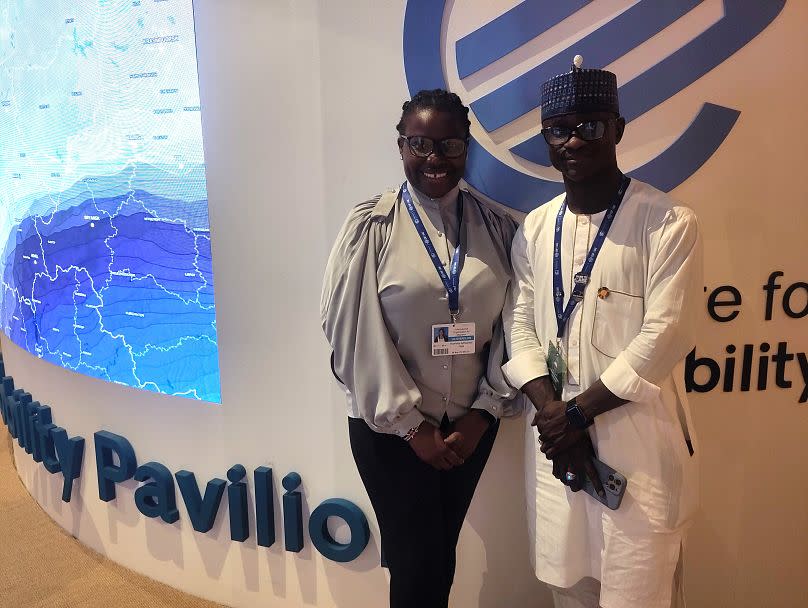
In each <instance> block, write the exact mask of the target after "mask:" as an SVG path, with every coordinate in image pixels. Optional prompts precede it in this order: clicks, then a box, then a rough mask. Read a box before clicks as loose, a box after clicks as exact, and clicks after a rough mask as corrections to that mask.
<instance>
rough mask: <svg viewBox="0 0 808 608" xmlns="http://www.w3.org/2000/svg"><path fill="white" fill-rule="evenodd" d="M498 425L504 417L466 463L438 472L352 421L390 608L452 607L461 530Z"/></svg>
mask: <svg viewBox="0 0 808 608" xmlns="http://www.w3.org/2000/svg"><path fill="white" fill-rule="evenodd" d="M447 423H448V420H446V419H444V424H445V425H446V424H447ZM498 429H499V422H497V423H495V424H492V425H491V427H490V428H489V429H488V431H486V433H485V434H484V435H483V437H482V439H480V443H479V445H478V446H477V450H476V451H475V452H474V454H472V456H471V457H470V458H469V459H468V460H467V461H466V462H465V463H464V464H463V465H461V466H459V467H456V468H454V469H452V470H450V471H438V470H436V469H434V468H432V467H431V466H430V465H428V464H426V463H424V462H422V461H421V460H420V459H419V458H418V456H416V455H415V452H414V451H413V450H412V448H411V447H410V446H409V445H408V444H407V442H405V441H404V440H402V439H401V437H397V436H395V435H386V434H383V433H376V432H375V431H373V430H371V428H370V427H369V426H368V425H367V424H365V422H364V420H361V419H357V418H349V419H348V431H349V435H350V439H351V450H352V451H353V456H354V460H355V461H356V466H357V468H358V469H359V475H360V476H361V477H362V482H363V483H364V484H365V489H366V490H367V492H368V496H369V497H370V502H371V504H372V505H373V510H374V511H375V512H376V519H377V520H378V522H379V529H380V530H381V536H382V538H381V546H382V555H383V556H384V559H385V561H386V563H387V567H388V568H389V570H390V608H447V606H448V605H449V591H450V590H451V587H452V581H453V580H454V574H455V564H456V556H455V551H456V547H457V539H458V537H459V536H460V528H461V527H462V526H463V520H464V519H465V517H466V512H467V511H468V508H469V505H470V504H471V499H472V497H473V496H474V490H475V488H476V487H477V482H478V481H479V480H480V475H481V474H482V472H483V469H484V468H485V463H486V462H487V461H488V456H489V455H490V454H491V448H492V447H493V445H494V439H496V436H497V430H498Z"/></svg>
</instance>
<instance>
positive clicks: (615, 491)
mask: <svg viewBox="0 0 808 608" xmlns="http://www.w3.org/2000/svg"><path fill="white" fill-rule="evenodd" d="M592 462H593V463H594V464H595V469H596V470H597V472H598V475H599V476H600V481H601V483H602V484H603V489H604V490H605V492H606V496H605V497H604V498H602V499H601V497H600V496H598V493H597V492H595V486H593V485H592V482H591V481H589V478H588V477H585V481H584V486H583V488H582V489H583V491H584V492H586V493H587V494H589V495H590V496H591V497H592V498H594V499H595V500H597V501H598V502H601V503H603V504H604V505H606V506H607V507H609V508H610V509H611V510H612V511H616V510H617V509H618V508H619V507H620V503H621V502H623V494H625V493H626V486H627V485H628V480H627V479H626V478H625V476H624V475H621V474H620V473H618V472H617V471H615V470H614V469H613V468H612V467H610V466H609V465H608V464H606V463H605V462H601V461H600V460H598V459H597V458H593V459H592Z"/></svg>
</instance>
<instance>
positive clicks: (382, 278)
mask: <svg viewBox="0 0 808 608" xmlns="http://www.w3.org/2000/svg"><path fill="white" fill-rule="evenodd" d="M408 187H409V190H410V193H411V194H412V195H413V201H414V203H415V205H416V208H417V209H418V213H419V214H420V216H421V220H422V221H423V224H424V226H425V228H426V230H427V233H428V234H429V237H430V239H431V240H432V243H433V244H434V246H435V249H436V250H437V252H438V255H439V256H440V258H441V261H442V262H443V263H444V265H445V266H446V267H447V268H448V266H449V263H450V260H451V253H452V252H453V251H454V248H455V246H456V244H457V239H458V236H459V238H460V241H461V243H462V245H463V247H462V250H463V253H464V257H463V261H462V265H461V274H460V317H459V319H458V322H460V323H468V322H474V323H475V324H476V350H475V353H474V354H473V355H455V356H444V357H433V356H432V349H431V343H432V340H431V335H432V325H433V324H439V323H447V324H448V323H449V322H450V319H449V306H448V302H447V297H446V290H445V289H444V286H443V283H442V282H441V280H440V278H439V276H438V273H437V272H436V270H435V267H434V265H433V264H432V261H431V260H430V258H429V255H428V254H427V252H426V249H425V248H424V245H423V243H422V242H421V240H420V238H419V236H418V232H417V231H416V229H415V226H414V225H413V223H412V219H411V218H410V216H409V214H408V213H407V210H406V207H405V206H404V204H403V203H402V201H401V193H400V188H399V189H395V190H391V191H388V192H385V193H384V194H382V195H381V196H380V197H376V198H374V199H371V200H369V201H366V202H364V203H362V204H360V205H357V206H356V207H354V209H353V210H352V211H351V212H350V214H349V215H348V218H347V220H346V221H345V224H344V225H343V227H342V230H341V231H340V233H339V236H338V237H337V239H336V242H335V243H334V247H333V249H332V251H331V255H330V257H329V260H328V265H327V267H326V272H325V279H324V283H323V292H322V298H321V302H320V316H321V321H322V325H323V329H324V331H325V334H326V337H327V338H328V341H329V343H330V344H331V347H332V348H333V350H334V355H333V361H332V364H333V370H334V373H335V375H336V376H337V377H338V379H339V380H340V381H341V382H342V383H343V384H344V386H345V388H346V390H347V392H348V415H349V416H351V417H354V418H363V419H364V420H365V421H366V422H367V423H368V425H369V426H370V427H371V428H372V429H373V430H375V431H377V432H382V433H393V434H397V435H400V436H404V435H406V433H407V431H408V430H409V429H411V428H413V427H415V426H417V425H418V424H419V423H420V422H421V421H422V420H427V421H428V422H430V423H432V424H435V425H439V424H440V421H441V419H442V418H443V416H444V414H445V415H447V416H448V417H449V419H450V420H455V419H457V418H459V417H460V416H462V415H464V414H465V413H466V412H467V411H468V410H469V408H481V409H484V410H486V411H488V412H490V413H491V414H493V415H494V416H495V417H497V418H499V417H500V416H508V415H513V414H515V413H517V409H518V405H517V404H519V403H520V400H513V397H514V396H515V394H516V391H515V389H513V388H512V387H510V386H509V385H508V383H507V382H506V380H505V378H504V376H503V374H502V371H501V365H502V363H503V361H504V356H505V355H504V353H505V349H504V338H503V333H502V321H501V311H502V308H503V306H504V305H506V304H507V303H506V299H508V300H509V291H510V290H509V284H510V281H511V275H512V272H511V265H510V258H509V256H510V247H511V241H512V239H513V235H514V233H515V231H516V222H515V221H514V220H513V219H512V218H510V217H509V216H507V215H506V214H504V213H502V212H499V211H496V210H494V209H491V208H490V207H489V206H487V205H485V204H484V203H482V202H480V201H478V200H477V199H475V198H474V197H473V196H472V195H471V193H469V192H468V191H465V190H463V191H458V190H457V189H455V190H453V191H452V192H450V193H449V194H448V195H447V196H446V197H444V199H443V203H444V207H446V203H447V202H449V201H446V199H447V197H457V201H458V203H457V204H461V205H463V215H462V218H463V219H462V223H461V224H460V226H457V223H458V222H457V215H456V214H447V218H446V222H445V223H444V220H443V219H442V218H441V212H440V205H439V202H438V201H434V200H432V199H429V198H428V197H427V196H425V195H423V194H421V193H419V192H418V191H416V190H415V189H414V188H413V187H412V186H411V185H410V186H408ZM449 207H451V204H450V205H449ZM458 232H459V235H458ZM507 305H509V304H507Z"/></svg>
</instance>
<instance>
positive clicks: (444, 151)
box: [398, 135, 468, 158]
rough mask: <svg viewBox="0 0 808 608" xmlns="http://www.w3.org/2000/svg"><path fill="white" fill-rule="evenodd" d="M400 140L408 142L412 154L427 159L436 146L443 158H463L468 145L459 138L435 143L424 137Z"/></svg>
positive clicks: (450, 138)
mask: <svg viewBox="0 0 808 608" xmlns="http://www.w3.org/2000/svg"><path fill="white" fill-rule="evenodd" d="M398 139H399V141H401V140H402V139H403V140H404V141H406V142H407V145H408V146H409V147H410V152H412V153H413V154H414V155H415V156H418V157H419V158H426V157H428V156H429V155H430V154H432V153H433V152H435V146H437V148H438V150H439V151H440V152H439V153H440V155H441V156H445V157H446V158H457V157H458V156H463V152H465V151H466V145H467V143H468V140H465V139H460V138H459V137H449V138H447V139H441V140H440V141H435V140H434V139H430V138H429V137H424V136H423V135H410V136H407V135H402V136H401V137H399V138H398Z"/></svg>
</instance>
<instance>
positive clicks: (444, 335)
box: [430, 323, 476, 357]
mask: <svg viewBox="0 0 808 608" xmlns="http://www.w3.org/2000/svg"><path fill="white" fill-rule="evenodd" d="M430 340H431V342H432V356H433V357H448V356H450V355H473V354H474V353H475V351H476V335H475V329H474V323H444V324H441V325H433V326H432V334H431V335H430Z"/></svg>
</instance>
